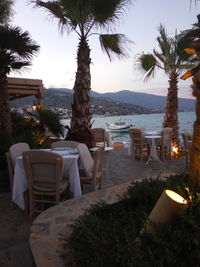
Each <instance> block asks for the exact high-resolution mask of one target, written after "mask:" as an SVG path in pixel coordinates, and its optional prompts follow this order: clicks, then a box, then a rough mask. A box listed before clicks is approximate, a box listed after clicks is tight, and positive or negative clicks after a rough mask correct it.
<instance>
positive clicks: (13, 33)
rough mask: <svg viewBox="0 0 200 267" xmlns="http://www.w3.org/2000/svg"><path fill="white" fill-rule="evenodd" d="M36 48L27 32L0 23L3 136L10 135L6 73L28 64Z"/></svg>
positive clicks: (0, 92)
mask: <svg viewBox="0 0 200 267" xmlns="http://www.w3.org/2000/svg"><path fill="white" fill-rule="evenodd" d="M38 50H39V46H38V45H36V44H35V42H34V41H33V40H32V39H31V37H30V35H29V33H28V32H26V31H25V32H23V31H22V30H21V29H20V28H19V27H11V26H9V25H6V24H3V25H0V130H1V134H3V136H7V137H11V136H12V122H11V112H10V106H9V95H8V82H7V75H8V74H9V73H10V72H11V71H20V70H21V69H22V68H23V67H27V66H29V65H30V63H31V59H32V57H33V56H34V55H35V53H36V52H37V51H38Z"/></svg>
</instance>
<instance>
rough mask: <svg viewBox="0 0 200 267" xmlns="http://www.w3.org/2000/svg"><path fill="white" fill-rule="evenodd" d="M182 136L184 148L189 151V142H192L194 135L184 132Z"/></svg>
mask: <svg viewBox="0 0 200 267" xmlns="http://www.w3.org/2000/svg"><path fill="white" fill-rule="evenodd" d="M181 135H182V138H183V143H184V148H185V149H188V141H192V134H191V133H189V132H184V133H182V134H181Z"/></svg>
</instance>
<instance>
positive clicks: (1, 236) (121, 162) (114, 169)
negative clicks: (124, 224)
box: [0, 149, 185, 267]
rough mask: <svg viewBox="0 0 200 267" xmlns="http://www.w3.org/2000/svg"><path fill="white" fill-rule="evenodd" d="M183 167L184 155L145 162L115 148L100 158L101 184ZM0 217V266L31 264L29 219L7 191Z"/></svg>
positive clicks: (0, 198)
mask: <svg viewBox="0 0 200 267" xmlns="http://www.w3.org/2000/svg"><path fill="white" fill-rule="evenodd" d="M106 162H107V164H106ZM106 169H107V174H108V175H106V172H105V170H106ZM184 170H185V159H184V158H181V159H173V160H169V161H166V162H165V163H159V162H150V163H149V164H148V165H146V164H145V161H144V162H143V163H141V162H139V161H133V160H132V159H131V158H130V157H129V156H128V153H127V149H121V150H115V151H113V152H111V154H107V159H105V161H104V175H103V180H102V184H103V187H108V186H111V185H112V184H113V185H117V184H121V183H125V182H128V181H130V180H136V179H140V178H144V177H151V176H157V175H159V174H160V173H162V176H163V175H164V176H165V175H169V174H170V173H180V172H183V171H184ZM0 218H1V219H0V267H34V266H35V264H34V262H33V258H32V255H31V252H30V248H29V243H28V238H29V232H30V225H31V222H30V220H29V218H28V217H27V216H25V215H24V213H23V212H22V211H21V210H20V209H19V208H18V207H17V206H15V205H14V204H11V201H10V193H0Z"/></svg>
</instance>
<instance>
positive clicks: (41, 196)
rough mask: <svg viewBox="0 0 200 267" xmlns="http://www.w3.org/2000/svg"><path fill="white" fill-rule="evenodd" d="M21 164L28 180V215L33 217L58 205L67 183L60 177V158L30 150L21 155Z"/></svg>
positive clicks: (61, 161)
mask: <svg viewBox="0 0 200 267" xmlns="http://www.w3.org/2000/svg"><path fill="white" fill-rule="evenodd" d="M23 163H24V168H25V172H26V176H27V180H28V189H29V215H30V217H31V218H33V217H34V214H35V213H40V212H41V211H43V210H44V209H45V208H47V207H49V206H50V205H52V204H58V203H59V202H60V200H61V194H62V193H64V192H65V191H66V190H67V189H68V187H69V182H68V180H67V179H65V178H63V177H62V170H63V158H62V156H60V155H58V154H56V153H52V152H47V151H36V150H31V151H27V152H24V153H23Z"/></svg>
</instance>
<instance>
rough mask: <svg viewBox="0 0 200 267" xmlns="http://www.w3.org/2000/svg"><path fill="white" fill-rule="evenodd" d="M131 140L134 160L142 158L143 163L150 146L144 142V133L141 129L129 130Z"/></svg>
mask: <svg viewBox="0 0 200 267" xmlns="http://www.w3.org/2000/svg"><path fill="white" fill-rule="evenodd" d="M129 135H130V138H131V155H132V158H133V159H135V158H140V160H141V161H143V158H144V156H145V155H148V151H149V145H148V143H146V142H145V140H144V132H143V131H142V130H141V129H135V128H132V129H130V130H129Z"/></svg>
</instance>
